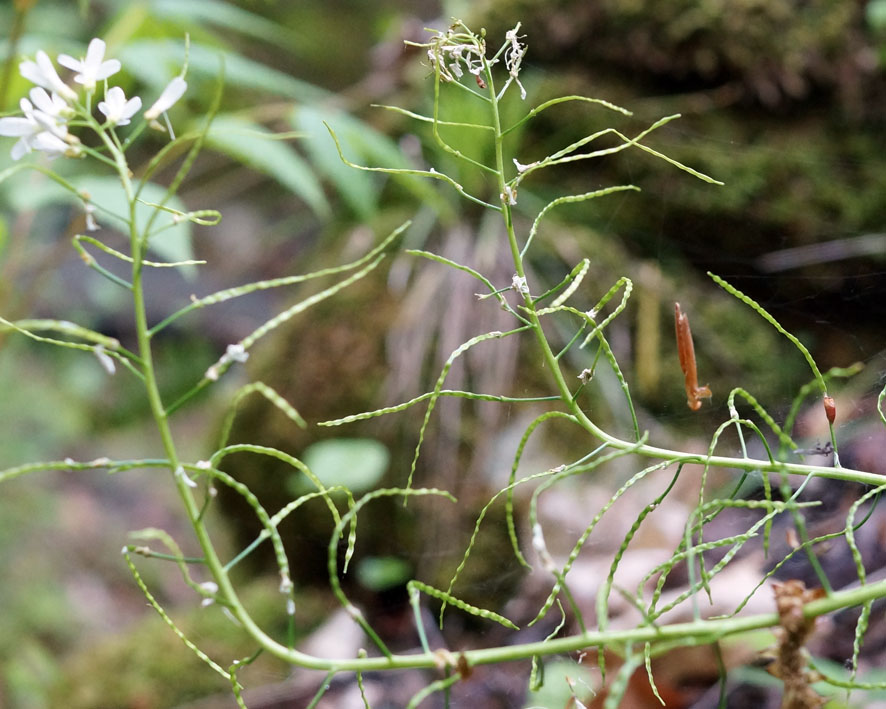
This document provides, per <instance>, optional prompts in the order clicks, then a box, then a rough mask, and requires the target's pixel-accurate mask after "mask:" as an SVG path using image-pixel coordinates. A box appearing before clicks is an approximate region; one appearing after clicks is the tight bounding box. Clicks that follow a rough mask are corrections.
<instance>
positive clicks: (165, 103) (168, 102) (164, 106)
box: [145, 76, 188, 121]
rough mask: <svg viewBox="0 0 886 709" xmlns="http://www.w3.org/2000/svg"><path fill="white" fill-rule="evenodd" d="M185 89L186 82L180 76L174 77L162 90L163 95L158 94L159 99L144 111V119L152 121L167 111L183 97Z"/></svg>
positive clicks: (186, 86)
mask: <svg viewBox="0 0 886 709" xmlns="http://www.w3.org/2000/svg"><path fill="white" fill-rule="evenodd" d="M187 88H188V82H186V81H185V80H184V79H183V78H181V77H180V76H176V77H175V78H174V79H173V80H172V81H170V82H169V84H167V86H166V88H165V89H163V93H161V94H160V98H158V99H157V100H156V101H155V102H154V105H153V106H151V107H150V108H149V109H148V110H147V111H145V119H146V120H149V121H153V120H154V119H155V118H157V116H159V115H160V114H161V113H163V112H165V111H168V110H169V109H170V108H172V106H173V105H175V102H176V101H178V100H179V99H180V98H181V97H182V96H183V95H184V93H185V91H186V90H187Z"/></svg>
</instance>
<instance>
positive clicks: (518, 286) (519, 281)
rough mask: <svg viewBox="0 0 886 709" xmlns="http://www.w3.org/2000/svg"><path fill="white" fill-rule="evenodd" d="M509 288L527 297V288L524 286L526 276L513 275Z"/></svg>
mask: <svg viewBox="0 0 886 709" xmlns="http://www.w3.org/2000/svg"><path fill="white" fill-rule="evenodd" d="M511 288H513V289H514V290H515V291H517V292H518V293H522V294H523V295H528V293H529V286H528V285H527V284H526V276H518V275H517V274H516V273H515V274H514V278H513V280H512V281H511Z"/></svg>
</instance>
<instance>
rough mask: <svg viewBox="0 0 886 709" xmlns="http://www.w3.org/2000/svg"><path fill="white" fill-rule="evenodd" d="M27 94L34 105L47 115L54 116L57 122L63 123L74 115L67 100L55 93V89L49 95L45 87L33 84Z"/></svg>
mask: <svg viewBox="0 0 886 709" xmlns="http://www.w3.org/2000/svg"><path fill="white" fill-rule="evenodd" d="M28 96H30V97H31V101H32V102H33V104H34V106H36V107H37V108H38V109H40V110H41V111H43V113H45V114H46V115H47V116H52V117H53V118H55V119H56V121H57V122H59V123H64V122H65V121H67V120H68V118H70V117H71V116H73V115H74V110H73V109H72V108H71V107H70V106H69V105H68V103H67V101H65V100H64V99H63V98H62V97H61V96H59V95H58V94H57V93H55V91H53V92H52V95H50V94H48V93H46V89H44V88H42V87H40V86H35V87H34V88H33V89H31V90H30V92H29V93H28Z"/></svg>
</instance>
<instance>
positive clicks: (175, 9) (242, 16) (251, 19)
mask: <svg viewBox="0 0 886 709" xmlns="http://www.w3.org/2000/svg"><path fill="white" fill-rule="evenodd" d="M150 12H151V14H153V15H154V16H155V17H159V18H163V19H170V20H173V21H176V20H184V21H186V22H190V23H193V24H194V25H196V26H199V27H205V26H206V25H214V26H215V27H222V28H224V29H227V30H233V31H234V32H237V33H239V34H241V35H244V36H247V37H253V38H255V39H259V40H261V41H262V42H265V43H267V42H270V43H273V44H276V45H277V46H279V47H282V48H284V49H288V48H290V47H292V46H294V45H295V46H297V44H298V43H299V42H304V41H305V38H304V36H303V33H298V32H296V31H294V30H293V29H291V28H288V27H285V26H283V25H281V24H279V23H277V22H272V21H271V20H268V19H266V18H264V17H262V16H261V15H257V14H255V13H252V12H249V11H247V10H244V9H242V8H239V7H236V6H234V5H232V4H230V3H228V2H219V0H188V1H187V2H182V1H181V0H153V2H152V3H151V5H150Z"/></svg>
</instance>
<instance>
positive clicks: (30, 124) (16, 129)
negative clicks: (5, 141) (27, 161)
mask: <svg viewBox="0 0 886 709" xmlns="http://www.w3.org/2000/svg"><path fill="white" fill-rule="evenodd" d="M26 100H27V99H22V101H26ZM39 132H40V126H39V125H38V124H37V122H36V121H35V120H34V119H33V118H22V117H20V116H10V117H8V118H0V135H5V136H11V137H15V138H19V140H17V141H16V143H15V145H13V146H12V159H13V160H18V159H19V158H21V157H22V156H23V155H25V154H26V153H29V152H31V139H32V138H33V137H34V136H35V135H37V133H39Z"/></svg>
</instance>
